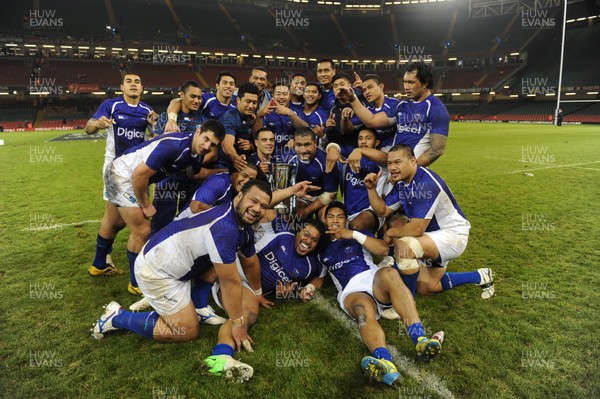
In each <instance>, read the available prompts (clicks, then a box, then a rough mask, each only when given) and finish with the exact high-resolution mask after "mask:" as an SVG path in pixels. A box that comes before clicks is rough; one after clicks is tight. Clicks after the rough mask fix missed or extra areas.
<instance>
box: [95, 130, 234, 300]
mask: <svg viewBox="0 0 600 399" xmlns="http://www.w3.org/2000/svg"><path fill="white" fill-rule="evenodd" d="M224 135H225V131H224V129H223V125H221V123H220V122H219V121H215V120H209V121H207V122H205V123H204V124H203V125H202V127H201V128H199V129H197V130H196V132H195V133H169V134H163V135H160V136H157V137H155V138H153V139H152V140H150V141H146V142H144V143H142V144H140V145H138V146H135V147H133V148H130V149H129V150H127V151H125V152H124V153H123V154H122V155H121V156H119V157H117V158H115V160H114V161H113V162H112V163H111V165H110V167H109V168H107V171H106V174H105V176H104V182H105V185H106V192H107V197H108V200H109V201H110V202H111V203H112V204H114V205H115V206H116V207H117V209H118V212H119V214H120V215H121V217H122V218H123V220H124V221H125V223H126V224H127V227H129V229H130V230H131V233H130V235H129V240H128V242H127V258H128V260H129V267H130V271H131V275H130V281H129V286H128V290H129V292H130V293H132V294H134V295H139V294H141V292H140V290H139V288H138V285H137V283H136V279H135V274H134V273H133V266H134V263H135V258H136V257H137V255H138V253H139V251H140V250H141V248H142V246H143V245H144V244H145V243H146V241H147V240H148V237H149V236H150V220H149V219H150V218H151V217H152V216H154V214H155V213H156V209H155V208H154V206H153V205H152V204H151V203H150V201H149V199H148V187H149V185H150V184H151V183H156V182H158V181H160V180H162V179H164V178H165V177H167V176H168V175H169V174H173V173H180V171H181V170H186V171H187V173H188V176H190V177H191V176H194V175H195V174H197V173H198V172H199V171H200V168H201V165H202V161H203V158H204V156H205V155H206V154H208V153H209V152H210V151H211V150H212V149H213V148H214V147H216V146H218V145H219V143H220V142H221V140H222V139H223V136H224Z"/></svg>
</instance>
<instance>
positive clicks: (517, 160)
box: [484, 156, 527, 163]
mask: <svg viewBox="0 0 600 399" xmlns="http://www.w3.org/2000/svg"><path fill="white" fill-rule="evenodd" d="M484 158H487V159H499V160H501V161H510V162H523V163H527V161H524V160H522V159H514V158H503V157H492V156H484Z"/></svg>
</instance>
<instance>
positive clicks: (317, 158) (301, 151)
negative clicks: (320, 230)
mask: <svg viewBox="0 0 600 399" xmlns="http://www.w3.org/2000/svg"><path fill="white" fill-rule="evenodd" d="M294 150H295V152H296V155H294V156H293V157H292V158H291V159H290V161H289V165H291V167H292V168H297V172H296V181H303V180H308V181H310V182H311V183H312V184H313V185H315V186H319V187H320V189H318V190H315V191H310V192H308V195H310V196H312V199H311V200H300V201H298V209H297V211H296V214H297V215H298V217H299V218H300V219H306V218H308V217H310V216H311V215H312V214H313V213H318V212H319V211H320V210H321V209H323V208H324V207H325V206H327V205H328V204H329V203H330V202H331V201H333V200H334V199H335V197H336V195H337V189H338V184H339V170H338V168H337V165H336V166H334V167H333V168H332V170H331V171H330V172H326V171H325V158H326V155H325V151H323V150H322V149H320V148H318V147H317V137H316V135H315V132H313V131H312V129H310V128H309V127H303V128H300V129H297V130H296V131H295V132H294Z"/></svg>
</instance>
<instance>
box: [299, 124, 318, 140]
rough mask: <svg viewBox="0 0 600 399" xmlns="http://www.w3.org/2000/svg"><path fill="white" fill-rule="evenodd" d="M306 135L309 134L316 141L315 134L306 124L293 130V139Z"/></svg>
mask: <svg viewBox="0 0 600 399" xmlns="http://www.w3.org/2000/svg"><path fill="white" fill-rule="evenodd" d="M306 136H310V138H311V139H312V140H313V141H314V142H315V143H316V142H317V135H316V134H315V132H314V131H313V130H312V129H311V128H309V127H308V126H302V127H299V128H298V129H296V130H295V131H294V139H295V138H296V137H306Z"/></svg>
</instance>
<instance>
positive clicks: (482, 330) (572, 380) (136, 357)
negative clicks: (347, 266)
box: [0, 123, 600, 399]
mask: <svg viewBox="0 0 600 399" xmlns="http://www.w3.org/2000/svg"><path fill="white" fill-rule="evenodd" d="M450 132H451V133H450V138H449V141H448V145H447V149H446V154H444V156H443V157H442V158H441V159H440V160H439V161H438V162H436V163H435V164H434V166H433V168H432V169H433V170H435V171H436V172H437V173H439V174H440V175H441V176H442V177H443V178H444V179H445V180H446V182H447V183H448V185H449V186H450V187H451V188H452V190H453V192H454V194H455V196H456V197H457V200H458V202H459V204H460V206H461V208H462V210H463V212H464V213H465V214H466V216H467V217H468V218H469V220H470V221H471V224H472V226H473V227H472V229H471V235H470V242H469V245H468V247H467V250H466V252H465V253H464V254H463V256H462V257H461V258H460V259H458V260H455V261H452V262H451V263H450V266H449V270H451V271H467V270H474V269H478V268H481V267H491V268H493V269H494V272H495V276H496V287H497V288H496V292H497V296H496V297H494V298H493V299H490V300H482V299H481V298H480V297H479V295H480V292H481V290H480V289H479V288H478V287H474V286H464V287H460V288H457V289H455V290H451V291H448V292H445V293H442V294H439V295H436V296H431V297H422V296H421V297H417V299H416V301H417V307H418V309H419V311H420V314H421V317H422V320H423V322H424V324H425V327H426V328H427V331H428V332H429V333H431V332H435V331H437V330H444V331H445V333H446V342H445V345H444V349H443V352H442V354H441V355H440V356H439V358H438V359H436V361H435V362H433V363H431V364H427V365H421V364H417V363H415V362H414V349H413V347H412V344H411V342H410V339H409V338H408V337H407V336H406V334H405V332H404V330H403V328H402V327H401V326H400V325H399V324H398V323H397V322H392V321H388V320H383V321H382V322H381V323H382V325H383V328H384V330H385V331H386V335H387V339H388V342H389V344H391V345H393V346H394V347H395V348H396V349H397V350H398V352H400V353H401V354H403V355H404V356H406V358H404V360H403V364H404V371H403V373H402V374H403V380H402V385H401V387H400V388H389V387H385V386H378V385H375V384H372V383H370V382H369V381H368V380H367V379H366V377H365V376H364V375H363V373H362V371H361V369H360V360H361V358H362V357H363V356H365V355H367V354H368V353H367V349H366V347H365V346H364V345H363V344H362V343H361V342H360V341H359V340H358V339H357V337H356V327H354V326H352V325H349V324H348V322H347V321H348V319H347V318H344V317H341V318H334V317H333V316H334V315H333V314H332V312H333V313H336V312H337V310H335V311H333V310H332V309H337V303H336V301H335V289H334V288H333V287H332V285H331V283H330V282H329V283H328V287H327V288H326V289H324V291H323V293H322V297H321V298H320V299H319V300H318V301H316V302H313V303H309V304H307V305H303V304H301V303H299V302H296V301H291V300H289V301H283V302H279V303H277V304H276V305H275V306H274V307H273V308H272V309H270V310H261V314H260V318H259V322H258V324H256V326H255V327H254V328H253V329H252V330H251V335H252V337H253V338H254V340H255V343H256V344H255V346H254V348H255V350H256V352H255V353H250V354H249V353H246V352H244V353H242V354H238V356H237V357H238V358H241V359H242V360H243V361H244V362H247V363H249V364H251V365H252V366H253V367H254V368H255V375H254V377H253V378H252V380H250V381H249V382H248V383H246V384H243V385H234V384H227V383H225V382H224V381H222V380H220V379H218V378H213V377H210V376H206V375H203V374H202V372H201V368H200V363H201V360H202V359H203V358H204V357H206V356H207V355H208V354H209V353H210V350H211V348H212V346H213V345H214V343H215V340H216V335H217V328H216V327H212V326H202V328H201V331H200V337H199V339H198V340H197V341H196V342H193V343H189V344H179V345H175V344H160V343H155V342H151V341H148V340H146V339H144V338H141V337H138V336H136V335H134V334H133V333H127V332H123V333H121V332H117V333H113V334H110V335H108V336H106V337H105V338H104V339H103V340H100V341H96V340H94V339H93V338H92V337H91V336H90V334H89V329H90V327H91V326H92V324H93V322H94V321H95V320H96V319H97V318H98V317H99V315H100V314H101V313H102V306H103V305H105V304H106V303H108V302H109V301H110V300H113V299H114V300H117V301H119V302H120V303H121V304H123V305H129V304H131V303H132V302H133V297H131V296H130V295H129V294H128V293H127V291H126V285H127V279H128V276H127V275H123V276H119V277H114V278H92V277H90V276H88V274H87V272H86V269H87V267H88V265H89V263H90V262H91V260H92V258H93V255H94V248H95V247H94V246H95V238H96V234H97V231H98V227H99V223H98V220H99V219H100V218H101V216H102V212H103V207H104V203H103V201H102V197H101V190H102V181H101V173H100V170H101V167H102V162H103V154H104V141H102V140H98V141H72V142H64V141H61V142H49V141H48V140H49V139H51V138H54V137H57V136H60V135H62V134H64V133H69V132H21V133H0V140H4V145H3V146H0V165H1V166H0V287H1V292H2V298H1V300H0V361H1V363H0V364H1V367H2V369H1V371H0V397H2V398H153V399H154V398H171V399H174V398H177V399H181V398H186V399H190V398H236V397H240V398H241V397H251V398H400V399H409V398H435V397H440V396H444V395H445V396H451V395H452V396H454V397H456V398H550V397H553V398H554V397H556V398H597V397H600V367H599V360H598V359H599V356H598V355H599V350H598V346H597V345H598V337H599V335H598V331H600V322H599V321H598V320H599V319H600V318H599V316H598V315H599V314H600V294H599V289H598V287H600V273H599V272H598V267H599V264H600V263H599V260H600V249H599V248H600V245H599V243H600V227H599V226H600V223H599V222H600V212H599V209H600V206H599V198H600V184H599V183H600V157H599V155H598V149H599V148H600V129H599V128H598V126H563V127H561V128H557V127H553V126H549V125H532V124H483V123H453V124H452V125H451V128H450ZM127 235H128V234H127V231H126V230H125V231H123V232H121V233H120V234H119V236H118V237H117V240H116V242H115V245H114V247H115V251H114V254H113V258H114V259H115V262H116V263H117V265H118V266H119V267H122V268H126V259H127V258H126V255H125V243H126V239H127ZM337 315H338V316H339V313H337ZM432 381H433V382H432Z"/></svg>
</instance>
